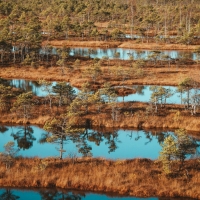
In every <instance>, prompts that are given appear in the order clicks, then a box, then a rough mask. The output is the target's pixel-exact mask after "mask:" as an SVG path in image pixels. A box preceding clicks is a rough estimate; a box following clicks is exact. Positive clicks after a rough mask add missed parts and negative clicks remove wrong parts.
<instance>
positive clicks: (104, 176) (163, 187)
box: [0, 158, 200, 199]
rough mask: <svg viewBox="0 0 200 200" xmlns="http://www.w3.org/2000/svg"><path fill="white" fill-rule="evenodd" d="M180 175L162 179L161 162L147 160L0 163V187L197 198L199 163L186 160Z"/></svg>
mask: <svg viewBox="0 0 200 200" xmlns="http://www.w3.org/2000/svg"><path fill="white" fill-rule="evenodd" d="M186 169H187V170H188V173H189V175H190V177H189V178H186V177H185V175H184V172H180V173H179V174H174V175H172V176H166V175H165V174H163V173H162V171H161V170H162V167H161V163H159V162H154V161H152V160H149V159H133V160H116V161H112V160H106V159H102V158H99V159H98V158H94V159H91V158H90V159H87V158H78V159H77V161H76V162H75V163H74V162H73V161H72V160H70V159H69V158H68V159H64V160H63V161H61V160H57V159H53V158H46V159H39V158H26V159H25V158H18V159H16V162H15V164H14V166H12V168H11V169H10V170H7V171H6V169H5V166H4V165H3V163H0V185H1V186H4V187H5V186H11V187H16V186H17V187H36V188H37V187H60V188H65V189H72V188H73V189H80V190H90V191H99V192H100V191H104V192H105V191H106V192H116V193H119V194H126V195H132V196H143V197H149V196H165V197H177V196H180V197H192V198H197V199H200V190H199V186H200V163H199V162H198V161H197V160H190V161H186Z"/></svg>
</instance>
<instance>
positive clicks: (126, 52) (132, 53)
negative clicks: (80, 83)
mask: <svg viewBox="0 0 200 200" xmlns="http://www.w3.org/2000/svg"><path fill="white" fill-rule="evenodd" d="M154 51H159V52H160V53H159V56H158V60H161V59H162V57H163V56H168V57H169V58H170V59H181V58H187V59H191V60H197V59H199V58H198V55H197V54H196V53H195V52H192V51H185V50H145V49H142V50H141V49H131V48H130V49H128V48H127V49H125V48H89V47H70V55H71V56H81V57H90V58H99V59H102V58H104V57H108V58H109V59H120V60H129V59H130V57H132V58H133V59H134V60H138V59H148V57H149V56H150V55H152V54H153V53H154ZM40 54H44V55H47V54H57V51H56V48H52V49H51V52H49V50H48V49H45V48H42V49H41V50H40Z"/></svg>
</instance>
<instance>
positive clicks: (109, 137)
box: [71, 128, 120, 156]
mask: <svg viewBox="0 0 200 200" xmlns="http://www.w3.org/2000/svg"><path fill="white" fill-rule="evenodd" d="M71 140H72V141H73V142H74V143H75V144H76V146H77V148H78V151H79V153H81V154H82V155H83V156H92V152H91V151H92V147H91V146H90V145H89V144H88V141H89V142H94V143H95V144H96V145H97V146H99V145H100V144H101V143H102V142H105V144H107V145H108V148H109V151H108V152H109V153H110V152H114V151H115V150H116V149H117V143H119V142H120V141H119V140H118V131H116V130H113V131H105V130H98V131H95V130H91V129H87V128H86V129H85V130H84V132H83V133H81V132H79V133H76V135H73V136H72V137H71Z"/></svg>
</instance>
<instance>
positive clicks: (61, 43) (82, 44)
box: [43, 40, 200, 51]
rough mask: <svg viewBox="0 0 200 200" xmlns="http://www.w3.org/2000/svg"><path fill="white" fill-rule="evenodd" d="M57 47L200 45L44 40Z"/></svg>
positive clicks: (166, 47) (185, 47) (193, 47)
mask: <svg viewBox="0 0 200 200" xmlns="http://www.w3.org/2000/svg"><path fill="white" fill-rule="evenodd" d="M46 44H48V45H51V46H55V47H57V46H58V47H61V46H66V47H92V48H95V47H100V48H117V47H118V48H127V49H149V50H152V49H160V50H193V51H194V50H196V49H197V48H199V47H200V45H184V44H166V43H138V42H137V41H128V42H120V41H116V42H115V41H70V40H52V41H48V42H47V41H44V42H43V45H46Z"/></svg>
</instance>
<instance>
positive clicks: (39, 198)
mask: <svg viewBox="0 0 200 200" xmlns="http://www.w3.org/2000/svg"><path fill="white" fill-rule="evenodd" d="M0 199H5V200H16V199H20V200H60V199H68V200H70V199H71V200H94V199H95V200H117V199H120V200H162V199H163V200H164V199H165V200H166V199H168V200H189V199H188V198H157V197H149V198H139V197H126V196H117V195H115V196H114V195H106V194H97V193H88V192H84V191H81V192H78V191H73V192H71V191H64V190H62V191H60V190H56V189H54V190H53V189H37V190H36V189H34V190H31V189H16V188H5V189H4V188H1V189H0Z"/></svg>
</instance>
